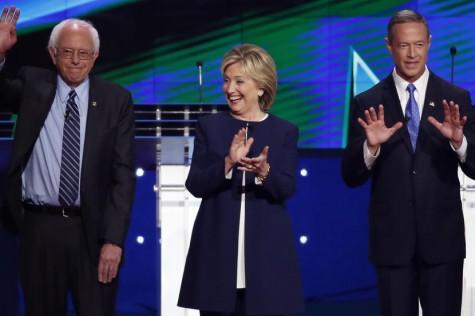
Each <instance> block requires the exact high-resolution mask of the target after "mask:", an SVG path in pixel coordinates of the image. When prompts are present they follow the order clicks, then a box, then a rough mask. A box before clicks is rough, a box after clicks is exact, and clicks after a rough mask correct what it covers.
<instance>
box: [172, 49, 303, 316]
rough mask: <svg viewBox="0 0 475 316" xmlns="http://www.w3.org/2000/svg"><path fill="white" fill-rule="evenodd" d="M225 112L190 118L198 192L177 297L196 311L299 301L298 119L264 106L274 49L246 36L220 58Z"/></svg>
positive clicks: (268, 310) (191, 179)
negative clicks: (294, 213)
mask: <svg viewBox="0 0 475 316" xmlns="http://www.w3.org/2000/svg"><path fill="white" fill-rule="evenodd" d="M221 71H222V73H223V77H224V83H223V91H224V94H225V96H226V100H227V102H228V105H229V108H230V112H222V113H218V114H213V115H209V116H205V117H203V118H201V119H200V120H199V121H198V124H197V127H196V137H195V145H194V153H193V160H192V164H191V169H190V173H189V175H188V178H187V181H186V187H187V189H188V190H189V191H190V192H191V193H192V194H193V195H194V196H196V197H200V198H202V202H201V206H200V209H199V212H198V216H197V218H196V221H195V224H194V228H193V234H192V238H191V244H190V250H189V252H188V256H187V260H186V266H185V271H184V275H183V281H182V286H181V291H180V297H179V301H178V305H179V306H182V307H187V308H193V309H199V310H200V312H201V315H202V316H211V315H215V316H221V315H282V314H288V313H293V312H300V311H302V310H303V294H302V287H301V280H300V273H299V267H298V260H297V254H296V250H295V243H294V234H293V230H292V225H291V222H290V218H289V215H288V212H287V210H286V207H285V201H286V200H287V199H288V198H290V197H291V196H292V195H293V194H294V192H295V189H296V180H295V175H296V171H297V161H298V152H297V142H298V128H297V126H295V125H293V124H291V123H289V122H287V121H284V120H282V119H280V118H278V117H276V116H274V115H272V114H269V113H267V111H268V110H269V108H270V107H271V105H272V103H273V101H274V98H275V94H276V90H277V75H276V68H275V64H274V61H273V60H272V57H271V56H270V55H269V54H268V53H267V52H266V51H265V50H263V49H262V48H260V47H258V46H255V45H251V44H244V45H241V46H237V47H235V48H234V49H232V50H231V51H229V52H228V53H227V54H226V55H225V56H224V59H223V62H222V65H221Z"/></svg>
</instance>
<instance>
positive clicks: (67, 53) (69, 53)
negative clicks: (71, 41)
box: [56, 48, 94, 60]
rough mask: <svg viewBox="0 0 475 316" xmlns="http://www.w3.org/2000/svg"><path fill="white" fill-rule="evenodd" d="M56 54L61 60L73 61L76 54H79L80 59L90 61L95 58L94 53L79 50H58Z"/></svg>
mask: <svg viewBox="0 0 475 316" xmlns="http://www.w3.org/2000/svg"><path fill="white" fill-rule="evenodd" d="M56 53H57V54H58V55H59V57H61V58H65V59H72V58H73V57H74V55H75V54H76V53H78V57H79V59H82V60H88V59H92V57H93V56H94V52H88V51H87V50H77V49H70V48H63V49H60V48H56Z"/></svg>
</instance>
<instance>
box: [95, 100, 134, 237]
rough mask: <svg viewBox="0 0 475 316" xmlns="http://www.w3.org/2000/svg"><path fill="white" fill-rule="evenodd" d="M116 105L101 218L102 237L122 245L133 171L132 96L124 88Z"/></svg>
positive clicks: (128, 220) (131, 203)
mask: <svg viewBox="0 0 475 316" xmlns="http://www.w3.org/2000/svg"><path fill="white" fill-rule="evenodd" d="M120 109H121V113H120V119H119V124H118V128H117V135H116V144H115V146H114V159H113V161H114V162H113V177H112V182H111V189H110V190H109V195H108V199H107V202H106V205H105V212H104V218H103V238H104V240H105V241H109V242H112V243H114V244H117V245H119V246H123V245H124V243H125V238H126V235H127V231H128V228H129V224H130V216H131V212H132V206H133V202H134V195H135V185H136V178H135V171H134V169H135V157H134V134H135V132H134V131H135V118H134V107H133V103H132V97H131V95H130V93H129V92H127V95H126V97H125V98H124V101H123V104H122V106H121V107H120Z"/></svg>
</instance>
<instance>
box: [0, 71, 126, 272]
mask: <svg viewBox="0 0 475 316" xmlns="http://www.w3.org/2000/svg"><path fill="white" fill-rule="evenodd" d="M56 85H57V73H56V72H53V71H49V70H45V69H39V68H31V67H24V68H22V69H21V70H20V72H19V74H18V76H17V77H16V78H15V79H13V80H7V79H5V78H1V80H0V107H1V108H5V109H8V110H9V111H11V112H12V113H15V114H17V115H18V116H17V123H16V127H15V135H14V140H13V148H12V156H11V161H10V165H9V170H8V179H7V189H6V192H5V198H4V203H3V206H2V210H1V217H0V219H1V224H2V226H3V227H4V228H5V229H7V230H9V231H10V232H13V233H20V234H21V224H22V218H23V213H24V211H23V207H22V192H21V187H22V185H21V182H22V180H21V174H22V171H23V169H24V167H25V166H26V163H27V162H28V159H29V157H30V154H31V152H32V150H33V146H34V144H35V142H36V139H37V138H38V135H39V133H40V130H41V128H42V127H43V124H44V121H45V120H46V117H47V115H48V112H49V110H50V108H51V105H52V103H53V100H54V97H55V93H56ZM134 168H135V160H134V109H133V102H132V97H131V95H130V92H128V91H127V90H126V89H124V88H122V87H120V86H118V85H116V84H113V83H110V82H107V81H105V80H102V79H100V78H98V77H96V76H90V89H89V109H88V115H87V123H86V135H85V142H84V152H83V161H82V169H81V192H80V202H81V211H82V217H83V222H84V228H85V233H86V237H87V242H88V247H89V253H90V255H91V259H92V260H93V262H94V263H95V264H97V262H98V257H99V251H100V248H101V246H102V244H103V242H104V241H109V242H112V243H115V244H117V245H120V246H123V245H124V242H125V238H126V234H127V230H128V227H129V223H130V214H131V210H132V204H133V200H134V194H135V173H134Z"/></svg>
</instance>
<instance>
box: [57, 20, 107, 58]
mask: <svg viewBox="0 0 475 316" xmlns="http://www.w3.org/2000/svg"><path fill="white" fill-rule="evenodd" d="M73 24H77V25H78V26H80V27H84V28H86V29H88V30H89V32H90V33H91V37H92V43H93V45H94V52H99V46H100V40H99V33H98V32H97V30H96V29H95V28H94V26H93V25H92V23H91V22H89V21H86V20H80V19H67V20H64V21H62V22H60V23H59V24H57V25H56V26H55V27H54V28H53V30H52V31H51V35H50V37H49V42H48V48H52V49H54V51H55V52H56V46H57V44H58V37H59V34H60V33H61V31H62V30H63V29H64V28H65V27H66V26H68V25H73Z"/></svg>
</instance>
